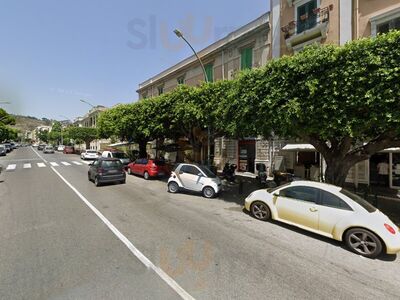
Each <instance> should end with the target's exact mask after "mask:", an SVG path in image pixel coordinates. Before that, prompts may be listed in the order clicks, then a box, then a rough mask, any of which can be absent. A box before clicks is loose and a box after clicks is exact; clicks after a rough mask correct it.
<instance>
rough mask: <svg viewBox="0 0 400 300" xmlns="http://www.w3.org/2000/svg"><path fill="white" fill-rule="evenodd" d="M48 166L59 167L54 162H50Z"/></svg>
mask: <svg viewBox="0 0 400 300" xmlns="http://www.w3.org/2000/svg"><path fill="white" fill-rule="evenodd" d="M50 164H51V165H52V166H53V167H59V165H58V163H56V162H50Z"/></svg>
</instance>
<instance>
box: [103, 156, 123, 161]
mask: <svg viewBox="0 0 400 300" xmlns="http://www.w3.org/2000/svg"><path fill="white" fill-rule="evenodd" d="M98 160H101V161H104V160H109V161H120V160H119V159H118V158H113V157H99V158H98Z"/></svg>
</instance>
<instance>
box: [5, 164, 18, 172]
mask: <svg viewBox="0 0 400 300" xmlns="http://www.w3.org/2000/svg"><path fill="white" fill-rule="evenodd" d="M16 168H17V165H15V164H12V165H8V166H7V169H6V170H7V171H12V170H15V169H16Z"/></svg>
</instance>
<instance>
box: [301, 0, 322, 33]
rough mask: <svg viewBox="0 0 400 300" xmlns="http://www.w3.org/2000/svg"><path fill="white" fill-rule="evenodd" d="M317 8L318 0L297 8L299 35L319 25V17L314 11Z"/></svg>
mask: <svg viewBox="0 0 400 300" xmlns="http://www.w3.org/2000/svg"><path fill="white" fill-rule="evenodd" d="M316 8H317V0H311V1H308V2H306V3H304V4H302V5H299V6H298V7H297V20H296V24H297V33H301V32H303V31H305V30H307V29H310V28H313V27H315V25H316V24H317V15H316V14H315V13H314V9H316Z"/></svg>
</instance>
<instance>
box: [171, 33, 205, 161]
mask: <svg viewBox="0 0 400 300" xmlns="http://www.w3.org/2000/svg"><path fill="white" fill-rule="evenodd" d="M174 33H175V35H176V36H177V37H178V38H180V39H182V40H184V41H185V43H186V44H187V45H188V46H189V47H190V49H192V51H193V53H194V55H195V56H196V58H197V60H198V61H199V63H200V66H201V69H202V70H203V74H204V81H205V82H206V83H208V82H209V81H208V77H207V72H206V68H205V67H204V64H203V62H202V61H201V59H200V57H199V55H198V54H197V52H196V50H194V48H193V47H192V45H191V44H190V43H189V41H188V40H187V39H186V38H185V37H184V36H183V33H182V32H181V31H179V30H178V29H175V30H174ZM210 146H211V145H210V126H209V125H208V126H207V165H208V166H210Z"/></svg>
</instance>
